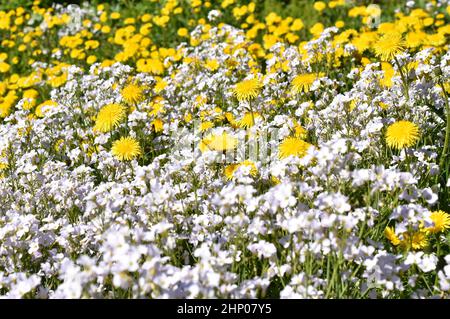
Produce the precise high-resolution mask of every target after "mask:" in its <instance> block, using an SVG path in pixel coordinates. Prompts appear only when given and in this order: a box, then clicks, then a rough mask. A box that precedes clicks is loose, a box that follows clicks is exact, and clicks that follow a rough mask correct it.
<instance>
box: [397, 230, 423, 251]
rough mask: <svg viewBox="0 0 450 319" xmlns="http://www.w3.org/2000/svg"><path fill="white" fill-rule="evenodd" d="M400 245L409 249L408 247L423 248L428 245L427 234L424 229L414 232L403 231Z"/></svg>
mask: <svg viewBox="0 0 450 319" xmlns="http://www.w3.org/2000/svg"><path fill="white" fill-rule="evenodd" d="M400 245H401V246H402V247H403V248H404V249H406V250H408V249H411V248H412V249H416V250H418V249H423V248H425V247H427V246H428V237H427V234H426V233H425V232H424V231H422V230H419V231H416V232H414V233H412V234H409V233H408V232H405V233H403V240H402V241H401V242H400Z"/></svg>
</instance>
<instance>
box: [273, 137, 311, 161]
mask: <svg viewBox="0 0 450 319" xmlns="http://www.w3.org/2000/svg"><path fill="white" fill-rule="evenodd" d="M310 147H311V144H309V143H307V142H305V141H303V140H302V139H299V138H297V137H287V138H285V139H284V140H283V142H282V143H281V144H280V146H279V149H278V156H279V158H281V159H282V158H286V157H289V156H291V155H292V156H297V157H300V158H301V157H303V156H305V155H306V154H307V152H308V149H309V148H310Z"/></svg>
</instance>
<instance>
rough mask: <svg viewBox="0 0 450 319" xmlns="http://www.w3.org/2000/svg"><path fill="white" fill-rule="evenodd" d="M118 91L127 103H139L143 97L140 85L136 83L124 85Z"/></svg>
mask: <svg viewBox="0 0 450 319" xmlns="http://www.w3.org/2000/svg"><path fill="white" fill-rule="evenodd" d="M120 93H121V94H122V97H123V99H124V100H125V102H127V103H129V104H136V103H139V102H140V101H142V99H143V98H144V95H143V89H142V87H140V86H139V85H138V84H136V83H130V84H128V85H126V86H125V87H124V88H123V89H122V91H121V92H120Z"/></svg>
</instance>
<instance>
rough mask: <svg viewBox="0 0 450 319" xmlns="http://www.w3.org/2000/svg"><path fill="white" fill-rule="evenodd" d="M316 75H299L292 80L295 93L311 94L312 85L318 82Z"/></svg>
mask: <svg viewBox="0 0 450 319" xmlns="http://www.w3.org/2000/svg"><path fill="white" fill-rule="evenodd" d="M316 78H317V77H316V75H315V74H312V73H306V74H300V75H297V76H296V77H295V78H294V79H293V80H292V90H293V92H294V93H296V94H298V93H300V92H305V93H307V92H309V89H310V88H311V85H312V84H313V83H314V81H315V80H316Z"/></svg>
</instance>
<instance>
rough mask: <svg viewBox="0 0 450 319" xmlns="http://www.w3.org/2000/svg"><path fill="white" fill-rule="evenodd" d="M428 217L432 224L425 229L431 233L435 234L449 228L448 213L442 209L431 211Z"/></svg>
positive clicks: (449, 215)
mask: <svg viewBox="0 0 450 319" xmlns="http://www.w3.org/2000/svg"><path fill="white" fill-rule="evenodd" d="M430 219H431V220H432V221H433V224H434V225H433V226H432V227H428V228H427V231H428V232H430V233H432V234H437V233H440V232H442V231H444V230H446V229H448V228H450V214H448V213H446V212H444V211H442V210H438V211H435V212H431V215H430Z"/></svg>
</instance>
